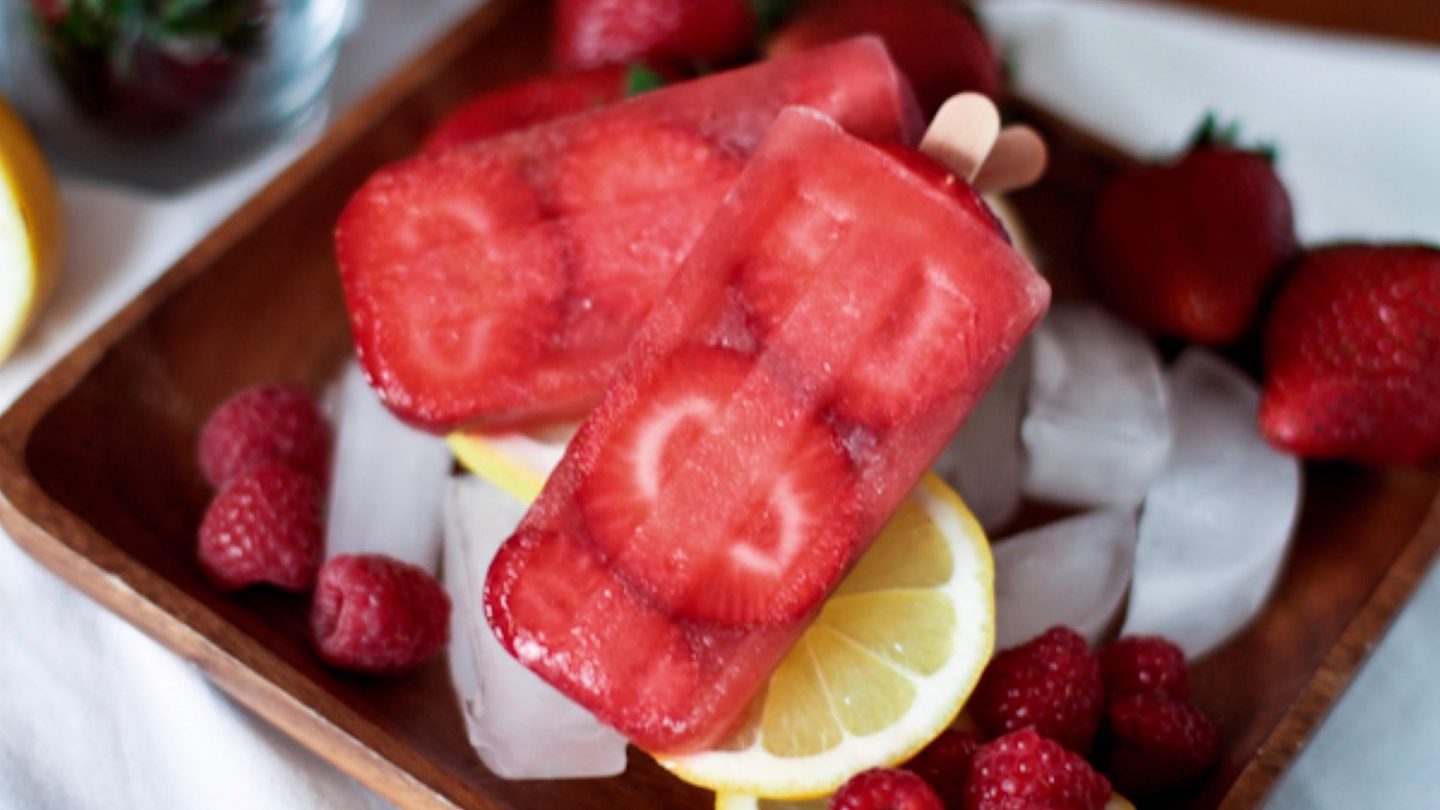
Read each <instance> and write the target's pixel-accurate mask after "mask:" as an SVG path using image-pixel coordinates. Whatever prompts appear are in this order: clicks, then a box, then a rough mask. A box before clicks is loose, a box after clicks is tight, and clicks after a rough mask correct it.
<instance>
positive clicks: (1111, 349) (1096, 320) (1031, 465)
mask: <svg viewBox="0 0 1440 810" xmlns="http://www.w3.org/2000/svg"><path fill="white" fill-rule="evenodd" d="M1032 342H1033V343H1034V360H1033V364H1034V374H1033V375H1032V377H1031V380H1030V393H1029V397H1028V410H1027V412H1026V414H1025V420H1024V422H1023V424H1022V425H1021V436H1022V438H1023V441H1024V447H1025V457H1026V469H1025V477H1024V491H1025V493H1026V494H1027V495H1030V496H1032V497H1035V498H1038V499H1040V500H1045V501H1054V502H1056V503H1063V504H1071V505H1076V506H1104V505H1116V506H1134V505H1135V504H1138V503H1140V500H1141V498H1143V497H1144V496H1145V490H1146V489H1147V488H1148V487H1149V486H1150V483H1151V482H1152V481H1153V480H1154V479H1155V476H1156V475H1157V474H1159V472H1160V468H1161V466H1163V465H1164V463H1165V457H1166V455H1167V454H1168V453H1169V450H1170V422H1169V418H1168V416H1167V409H1168V397H1167V391H1166V388H1165V382H1164V378H1163V376H1162V373H1161V367H1160V357H1159V355H1158V354H1157V353H1156V351H1155V348H1154V346H1152V345H1151V344H1150V342H1149V341H1148V340H1147V339H1146V338H1145V336H1144V335H1141V334H1140V333H1139V332H1137V331H1135V330H1134V329H1132V328H1131V327H1129V326H1127V325H1126V324H1123V323H1121V322H1120V321H1118V320H1116V319H1115V318H1114V317H1113V316H1111V315H1110V314H1108V313H1106V312H1105V311H1104V310H1102V309H1100V308H1099V307H1096V306H1094V305H1090V304H1061V305H1058V306H1056V307H1055V308H1054V309H1052V310H1051V311H1050V314H1049V315H1047V316H1046V317H1045V320H1044V321H1042V322H1041V324H1040V327H1039V328H1038V329H1037V330H1036V331H1035V336H1034V338H1033V340H1032Z"/></svg>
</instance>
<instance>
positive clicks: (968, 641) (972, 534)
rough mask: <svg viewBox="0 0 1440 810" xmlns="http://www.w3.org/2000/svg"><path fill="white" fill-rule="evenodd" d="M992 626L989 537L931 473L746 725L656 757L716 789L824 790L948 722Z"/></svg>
mask: <svg viewBox="0 0 1440 810" xmlns="http://www.w3.org/2000/svg"><path fill="white" fill-rule="evenodd" d="M994 635H995V596H994V570H993V567H992V563H991V559H990V547H989V545H988V543H987V542H986V540H985V535H984V533H983V532H982V531H981V529H980V525H979V524H978V523H976V521H975V519H974V517H972V516H971V515H970V511H969V510H968V509H966V507H965V504H964V502H962V501H961V500H960V497H959V496H958V495H956V494H955V492H954V491H953V490H951V489H950V488H949V487H948V486H946V485H945V483H944V482H943V481H941V480H940V479H939V478H938V477H936V476H934V475H927V476H926V477H925V478H924V479H923V480H922V481H921V482H920V485H919V486H918V487H916V488H915V489H914V490H913V491H912V492H911V493H910V495H909V496H908V497H907V498H906V500H905V501H904V502H903V503H902V504H901V506H900V509H899V510H898V511H897V512H896V513H895V515H894V516H893V517H892V518H891V519H890V522H889V523H888V524H887V525H886V526H885V529H884V530H883V531H882V532H881V534H880V536H879V537H878V538H876V540H875V543H874V544H873V545H872V546H871V547H870V550H869V551H868V552H866V554H865V556H864V557H863V558H861V560H860V562H859V564H858V565H856V567H855V569H854V570H853V571H851V572H850V574H849V575H848V576H847V577H846V578H845V580H844V581H843V582H841V583H840V587H839V588H838V589H837V590H836V591H835V593H834V594H833V595H832V596H831V597H830V599H829V600H828V601H827V602H826V603H825V605H824V607H822V608H821V610H820V615H819V616H818V617H816V619H815V621H814V623H813V624H811V626H810V627H809V628H808V629H807V630H806V631H805V634H804V635H803V636H801V638H800V640H799V641H797V642H796V644H795V647H794V648H793V649H792V650H791V651H790V654H789V655H788V656H787V657H786V658H785V660H784V661H782V662H781V664H780V666H779V668H778V669H776V671H775V673H774V674H773V675H771V676H770V681H769V683H768V685H767V686H766V688H765V690H764V691H763V692H762V694H761V695H760V696H759V697H758V698H757V699H756V701H755V703H754V705H753V706H752V707H751V712H750V715H749V717H748V719H747V720H746V722H745V723H744V724H743V725H742V727H741V728H740V729H739V730H738V731H737V732H736V733H735V735H734V736H733V737H732V738H731V739H730V740H729V741H727V742H726V743H725V744H722V745H721V746H719V747H717V748H715V749H713V750H707V751H701V752H697V753H692V754H686V755H681V756H661V757H658V758H657V759H658V761H659V762H660V764H661V765H662V766H664V767H665V768H667V769H669V770H670V771H671V772H672V773H674V774H675V775H676V776H678V777H680V778H681V779H683V780H685V781H687V782H690V783H692V784H695V785H699V786H702V787H707V788H710V789H711V790H714V791H716V792H718V793H725V794H740V795H744V796H760V797H765V798H767V799H786V800H796V799H812V798H817V797H821V796H824V795H826V794H828V793H831V792H833V791H834V790H835V789H836V788H838V787H839V786H840V785H842V784H844V782H845V781H846V780H847V779H849V778H850V777H851V776H853V775H854V774H856V773H858V772H860V771H862V770H865V769H867V768H874V767H879V766H882V765H895V764H898V763H900V762H903V761H905V760H906V759H908V758H910V757H911V756H912V755H913V754H915V753H916V752H917V751H919V750H920V749H921V748H923V747H924V746H925V744H926V743H928V742H930V740H932V739H934V737H935V736H936V735H937V734H939V733H940V732H941V731H942V730H943V729H945V728H946V727H947V726H949V725H950V724H951V722H952V721H953V720H954V719H955V717H956V715H957V714H958V713H959V712H960V709H961V708H962V707H963V705H964V703H965V699H966V698H967V697H969V695H970V692H971V690H972V689H974V687H975V683H976V681H977V680H979V678H980V672H981V670H983V669H984V667H985V664H986V662H988V661H989V659H990V652H991V648H992V646H993V644H994ZM780 806H784V805H780ZM801 806H803V805H801Z"/></svg>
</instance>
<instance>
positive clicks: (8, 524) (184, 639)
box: [0, 2, 1440, 808]
mask: <svg viewBox="0 0 1440 810" xmlns="http://www.w3.org/2000/svg"><path fill="white" fill-rule="evenodd" d="M543 15H544V12H543V9H541V8H540V7H539V4H535V3H528V4H527V3H519V2H512V3H503V2H492V3H490V4H489V5H487V6H485V7H483V8H482V9H481V10H479V11H478V12H477V13H475V14H474V15H473V16H472V17H471V18H470V19H468V20H467V21H466V22H464V23H463V24H461V25H460V26H459V27H458V28H457V29H456V30H455V31H454V32H452V33H451V34H450V35H449V36H447V37H446V38H445V39H444V40H443V41H442V42H440V43H439V44H437V45H436V46H434V47H433V48H431V49H429V51H428V52H427V53H426V54H425V55H424V56H423V57H422V58H420V59H419V60H418V61H417V62H415V63H414V64H412V65H411V66H410V67H408V68H407V69H406V70H404V71H403V72H402V73H400V74H399V75H397V76H396V77H395V78H394V79H393V80H392V81H390V82H389V83H388V84H386V85H385V86H384V87H383V88H382V89H381V90H379V91H378V92H377V93H376V94H375V95H374V96H373V97H371V98H370V99H369V100H367V101H366V102H365V103H363V104H361V105H360V106H359V107H358V108H357V109H355V110H354V111H353V112H352V113H351V114H350V115H348V116H347V117H346V118H344V119H343V120H341V121H340V122H339V123H338V124H337V125H336V126H335V127H334V129H333V130H332V131H331V132H330V133H329V135H328V136H327V137H326V138H325V139H324V141H323V142H322V143H320V144H319V145H318V146H316V147H315V148H314V149H313V150H311V151H310V152H309V153H308V154H306V155H305V156H304V157H303V158H302V159H301V160H300V161H299V162H297V163H296V164H295V165H294V166H293V167H292V168H290V169H289V170H288V171H287V172H285V173H284V174H283V175H282V176H280V177H279V178H278V179H277V180H276V181H275V182H274V183H272V184H271V185H270V186H269V187H268V188H266V189H265V190H264V191H263V192H261V193H260V194H259V195H258V196H256V197H255V198H254V199H253V200H251V201H250V202H249V203H248V204H246V205H245V206H244V207H243V208H242V209H241V210H240V211H238V212H237V213H236V214H235V215H234V216H233V217H231V218H230V219H229V220H228V221H227V222H225V223H224V224H223V225H221V226H220V227H219V228H218V229H217V230H216V231H215V232H214V233H212V234H210V236H209V237H207V238H206V239H205V240H204V241H203V242H201V243H200V244H199V245H198V246H197V247H196V248H195V249H194V250H193V251H191V252H190V253H189V254H188V255H187V256H186V257H185V258H183V259H182V260H181V261H180V262H179V263H178V264H177V265H176V266H175V267H174V268H172V269H171V270H170V271H169V272H168V273H166V274H165V275H164V276H163V277H161V278H160V280H159V281H157V282H156V283H155V284H154V285H153V286H152V287H151V288H149V289H148V290H146V291H145V292H144V293H143V294H142V295H141V296H140V297H139V298H137V299H136V300H135V301H134V302H132V303H131V304H130V305H129V306H127V307H126V308H125V309H124V310H123V311H121V312H120V314H119V315H117V316H116V317H115V318H114V319H113V320H112V321H110V322H109V323H108V324H106V325H105V326H104V327H103V328H102V329H100V330H99V331H98V332H96V333H95V334H94V335H93V336H91V337H90V338H89V339H88V340H87V341H85V343H83V344H82V345H81V346H80V347H79V348H77V349H76V350H75V351H74V352H73V353H71V354H70V355H69V356H68V357H66V358H65V359H64V360H63V361H62V362H61V363H59V364H58V365H57V366H56V367H55V368H54V369H53V370H52V371H51V372H50V373H49V374H47V375H46V376H45V377H44V378H42V379H41V380H40V381H39V382H38V383H37V384H36V385H35V387H34V388H33V389H31V390H30V391H29V392H28V393H26V394H25V395H24V396H23V397H22V398H21V399H20V400H19V401H18V402H17V403H16V405H15V406H14V408H13V409H12V410H11V411H10V412H9V413H7V414H5V415H4V417H3V418H0V496H3V497H0V522H3V524H4V526H5V528H6V529H7V530H8V531H9V532H10V534H11V535H12V536H13V537H14V538H15V540H16V541H17V542H18V543H19V544H20V545H21V546H23V547H24V548H25V549H26V550H27V551H28V552H29V553H30V554H32V555H34V556H35V557H36V558H37V559H39V560H40V561H41V562H42V563H44V564H45V565H46V566H48V567H49V568H51V569H52V570H54V571H55V572H56V573H58V574H59V575H60V576H62V577H64V578H65V579H67V580H69V581H70V582H71V583H73V584H74V585H75V586H76V587H78V588H80V589H81V590H83V591H84V592H86V593H87V594H89V595H90V596H92V597H93V598H95V599H96V600H98V601H99V602H101V603H103V604H104V605H106V606H107V607H109V608H110V609H111V610H114V611H115V612H116V613H118V614H120V615H121V616H123V617H125V618H126V619H127V620H129V621H130V622H132V623H133V624H135V625H136V626H138V627H140V628H141V629H143V630H144V631H145V632H147V633H149V634H150V635H152V636H154V637H155V638H156V639H158V640H159V641H160V642H162V643H164V644H165V645H167V646H169V647H170V648H171V649H173V650H175V651H176V652H177V653H179V654H180V655H182V656H184V657H185V658H187V659H189V660H191V661H193V662H194V663H196V664H197V665H199V666H200V667H201V668H202V669H203V670H204V671H205V672H206V673H207V674H208V675H209V676H210V677H211V678H213V679H214V680H215V682H216V683H218V684H219V685H220V686H221V687H222V688H223V689H225V690H226V691H227V692H229V693H230V694H231V695H233V696H234V697H235V698H236V699H237V700H239V701H240V702H242V703H244V704H245V705H247V706H249V707H250V708H252V709H254V710H255V711H256V712H258V713H259V714H260V715H262V716H263V717H265V718H266V719H268V720H269V721H270V722H272V723H274V724H276V725H277V726H279V727H280V728H282V729H284V730H285V731H286V732H288V733H289V734H291V735H293V736H294V737H296V738H297V739H299V740H300V741H301V742H303V743H304V744H306V745H308V746H309V747H311V748H313V749H315V750H316V751H317V752H319V753H320V754H321V755H322V756H325V757H327V758H328V759H330V760H331V761H332V762H334V763H335V764H336V765H338V766H339V767H340V768H342V769H344V770H345V771H347V772H348V773H350V774H352V775H353V776H355V777H356V778H357V779H359V780H360V781H362V782H364V783H365V784H367V785H369V786H370V787H372V788H374V789H375V790H376V791H378V792H379V793H381V794H383V795H385V796H387V797H389V798H390V799H392V800H393V801H395V802H396V803H398V804H400V805H403V806H406V807H411V808H422V807H426V808H429V807H510V808H549V807H562V806H563V807H572V808H585V807H628V808H701V807H707V806H709V803H710V801H711V797H710V794H709V793H707V792H704V791H700V790H696V789H693V788H690V787H687V786H685V785H682V784H681V783H679V782H678V781H676V780H675V779H673V778H671V777H670V776H668V775H667V774H665V773H664V772H663V771H661V770H660V769H659V768H658V767H657V766H656V765H655V764H654V763H653V762H651V761H650V760H649V758H648V757H646V756H644V755H642V754H638V753H635V754H633V755H632V757H631V761H630V767H629V770H628V771H627V772H626V774H625V775H624V776H623V777H620V778H615V779H606V780H588V781H571V782H512V781H507V780H504V779H499V778H497V777H495V776H493V775H491V774H490V773H488V772H487V771H486V770H485V768H484V767H483V766H482V765H481V764H480V762H479V760H478V759H477V758H476V757H475V755H474V754H473V753H472V752H471V749H470V747H469V745H468V744H467V742H466V739H465V733H464V730H463V727H462V724H461V719H460V713H459V709H458V706H457V705H456V703H455V698H454V695H453V692H452V690H451V687H450V683H449V678H448V675H447V674H446V669H445V665H444V662H443V661H440V662H435V663H432V664H431V665H429V666H427V667H425V668H424V669H423V670H421V671H419V672H417V673H414V674H413V675H411V676H409V677H405V678H401V679H398V680H393V681H380V680H372V679H367V678H361V677H352V676H347V675H344V674H340V673H336V672H333V671H331V670H328V669H326V668H324V667H322V666H320V665H319V663H318V662H317V661H316V659H315V658H314V657H313V656H312V654H311V653H310V651H309V649H308V647H307V644H306V641H305V638H306V621H305V619H306V604H305V600H304V599H303V598H300V597H292V596H285V595H280V594H276V593H248V594H242V595H240V596H226V595H222V594H220V593H218V592H217V591H215V590H213V589H211V588H210V587H208V586H207V584H206V582H205V580H204V579H203V577H202V575H201V573H200V571H199V570H198V568H197V566H196V565H195V563H194V561H193V559H194V558H193V544H194V541H193V538H194V534H195V528H196V526H197V525H198V523H199V520H200V517H201V515H202V513H203V510H204V507H205V504H206V502H207V500H208V498H209V492H208V490H207V488H206V486H205V485H204V483H203V481H202V479H201V476H200V472H199V470H198V468H197V465H196V463H195V461H194V447H195V441H196V436H197V433H198V430H199V427H200V424H201V422H202V420H203V419H204V417H205V415H206V414H208V413H209V412H210V411H211V409H212V408H213V407H214V406H215V405H217V404H218V403H219V402H220V401H221V400H222V399H223V398H225V397H226V396H228V395H229V394H231V393H233V392H234V391H236V390H238V389H240V388H242V387H244V386H247V385H250V384H253V383H256V382H261V381H268V380H275V379H293V380H300V381H305V382H308V383H310V384H312V385H315V386H319V385H320V384H321V383H322V381H324V380H326V379H327V378H328V377H329V376H330V375H331V374H332V373H333V372H334V370H335V369H336V368H337V366H338V364H339V363H340V362H341V360H342V359H343V358H344V357H345V356H346V355H347V353H348V352H349V351H350V345H349V337H348V334H347V330H346V322H345V317H344V309H343V306H342V303H341V296H340V289H339V285H338V282H337V279H336V273H335V268H334V262H333V258H332V255H331V242H330V232H331V227H332V225H333V223H334V222H335V219H336V216H337V214H338V213H339V211H340V208H341V206H342V205H343V204H344V202H345V200H346V198H347V197H348V196H349V194H350V193H351V191H353V190H354V189H355V188H356V187H357V186H358V185H359V184H360V183H361V182H362V181H363V180H364V179H365V177H366V176H367V175H368V174H369V173H370V172H371V171H372V170H374V169H375V168H376V167H377V166H380V165H381V164H383V163H385V162H387V161H390V160H393V159H396V158H398V157H401V156H403V155H406V154H408V153H409V152H411V151H412V150H413V149H414V148H415V147H416V145H417V144H418V143H419V140H420V138H421V136H422V135H423V133H424V132H425V131H426V129H427V128H428V126H429V125H430V124H431V123H432V122H433V121H434V120H435V119H436V118H437V116H438V115H439V114H440V113H441V112H442V111H444V110H445V109H447V108H448V107H449V106H451V105H452V104H454V103H455V102H456V101H457V100H459V99H461V98H462V97H464V96H465V95H467V94H469V93H471V92H474V91H475V90H477V89H480V88H483V87H486V86H490V85H494V84H496V83H499V82H502V81H505V80H508V79H512V78H514V77H517V76H520V75H522V74H524V73H527V72H532V71H534V70H535V69H537V68H538V66H539V65H540V64H541V62H542V59H543V47H542V46H540V45H538V44H537V43H540V42H542V41H543V34H544V30H545V20H544V17H543ZM1032 112H1033V111H1032ZM1041 118H1043V116H1042V117H1041ZM1041 123H1042V124H1044V123H1047V122H1045V121H1043V120H1042V121H1041ZM1048 123H1049V125H1050V127H1051V130H1052V133H1053V134H1054V135H1055V136H1056V144H1057V146H1058V150H1057V161H1056V169H1055V171H1054V172H1053V174H1052V176H1051V178H1050V179H1049V180H1047V182H1046V183H1045V184H1044V185H1043V186H1042V187H1039V188H1037V189H1034V190H1032V191H1030V192H1027V193H1026V194H1023V195H1020V197H1019V198H1018V200H1017V203H1018V205H1019V207H1020V209H1021V211H1022V214H1023V216H1024V218H1025V219H1026V222H1027V225H1028V227H1029V229H1030V230H1031V231H1032V236H1033V237H1034V238H1035V241H1036V242H1037V244H1038V245H1039V247H1040V249H1041V252H1042V253H1043V254H1044V255H1045V257H1046V263H1047V265H1048V266H1047V271H1048V272H1052V273H1054V274H1055V275H1056V277H1057V279H1060V278H1064V277H1065V269H1066V267H1067V263H1066V257H1068V256H1070V255H1072V254H1073V247H1074V244H1075V240H1076V237H1077V234H1078V230H1079V227H1080V223H1081V222H1082V221H1083V217H1084V216H1085V213H1086V210H1087V205H1088V201H1089V199H1090V197H1091V195H1092V193H1093V190H1094V188H1095V185H1096V183H1097V182H1098V181H1099V180H1100V179H1102V178H1103V177H1104V175H1105V174H1106V173H1107V172H1109V171H1113V169H1114V167H1115V166H1116V165H1117V161H1118V160H1120V158H1119V157H1118V156H1117V155H1116V154H1115V153H1113V152H1110V151H1108V150H1106V149H1104V148H1103V147H1102V146H1100V145H1099V144H1097V143H1095V142H1093V141H1088V140H1086V139H1085V138H1083V137H1081V136H1078V135H1076V134H1075V133H1070V132H1067V131H1064V130H1063V128H1061V127H1057V126H1055V125H1054V122H1048ZM1057 286H1058V287H1059V288H1060V292H1061V293H1062V294H1068V293H1070V292H1073V287H1071V288H1069V289H1067V287H1066V285H1065V284H1063V283H1061V284H1058V285H1057ZM1306 486H1307V490H1308V493H1307V498H1306V509H1305V514H1304V518H1303V520H1302V523H1301V526H1300V530H1299V531H1300V536H1299V539H1298V542H1297V544H1296V546H1295V552H1294V556H1293V559H1292V560H1291V562H1290V565H1289V566H1288V568H1287V570H1286V573H1285V577H1284V579H1283V582H1282V583H1281V585H1280V587H1279V591H1278V593H1277V594H1276V596H1275V599H1274V601H1273V602H1272V604H1271V605H1270V606H1269V608H1268V609H1267V610H1266V612H1265V614H1264V615H1263V616H1262V617H1261V619H1260V620H1259V621H1258V622H1257V623H1256V624H1255V625H1254V626H1253V627H1251V628H1250V629H1249V630H1248V631H1247V632H1246V633H1245V634H1243V635H1242V636H1241V637H1239V638H1238V639H1236V640H1235V641H1233V642H1232V643H1230V644H1229V645H1227V646H1226V647H1225V648H1224V649H1222V650H1221V651H1219V652H1218V653H1216V654H1214V655H1212V656H1210V657H1209V658H1207V659H1206V660H1204V661H1202V662H1201V663H1200V664H1199V665H1198V667H1197V668H1196V671H1195V690H1196V699H1197V700H1198V701H1199V702H1200V703H1201V705H1203V706H1204V707H1205V708H1206V709H1207V710H1209V711H1210V712H1211V713H1212V715H1213V716H1215V717H1216V718H1217V720H1218V721H1219V724H1220V726H1221V729H1222V732H1223V735H1224V745H1225V750H1224V758H1223V762H1222V763H1221V765H1220V767H1219V768H1218V769H1217V770H1216V771H1215V773H1214V774H1213V777H1212V778H1211V779H1210V780H1209V782H1208V783H1206V784H1205V785H1204V786H1203V787H1202V789H1201V790H1200V791H1199V792H1198V793H1197V794H1196V795H1195V796H1193V797H1192V798H1191V799H1190V800H1188V801H1187V802H1186V804H1187V806H1194V807H1212V806H1216V805H1220V806H1225V807H1242V806H1251V805H1253V804H1255V803H1257V802H1258V801H1259V800H1260V798H1261V797H1262V796H1263V795H1264V794H1265V792H1266V791H1267V789H1268V788H1269V786H1270V785H1271V784H1272V782H1273V781H1274V779H1275V777H1276V775H1277V774H1278V773H1279V772H1280V771H1281V770H1282V769H1283V768H1284V767H1285V765H1286V764H1287V763H1288V762H1289V761H1290V760H1291V759H1293V758H1294V756H1295V754H1296V753H1297V752H1298V750H1299V749H1300V747H1301V746H1302V745H1303V744H1304V741H1305V739H1306V737H1307V736H1308V735H1309V734H1310V732H1311V731H1312V729H1313V728H1314V727H1315V725H1316V723H1317V722H1318V721H1319V719H1320V717H1321V716H1322V715H1323V713H1324V712H1325V710H1326V709H1327V708H1328V707H1329V705H1330V704H1331V703H1332V702H1333V701H1334V700H1335V698H1336V697H1337V695H1338V694H1339V693H1340V691H1341V690H1342V689H1343V688H1344V686H1345V684H1346V683H1347V682H1348V681H1349V679H1350V677H1351V676H1352V674H1353V673H1354V671H1355V669H1356V667H1357V666H1358V665H1359V663H1360V661H1361V660H1362V659H1363V657H1364V655H1365V654H1366V652H1367V651H1368V650H1369V648H1370V647H1371V645H1372V644H1373V643H1374V642H1375V641H1376V639H1377V638H1378V636H1379V635H1380V633H1381V632H1382V631H1383V630H1384V628H1385V626H1386V625H1387V623H1388V622H1389V621H1390V619H1391V618H1392V617H1393V616H1394V614H1395V613H1396V611H1397V610H1398V609H1399V607H1400V605H1401V604H1402V603H1403V602H1404V600H1405V599H1406V597H1407V596H1408V595H1409V594H1410V592H1411V591H1412V590H1413V589H1414V587H1415V585H1416V582H1417V581H1418V579H1419V577H1420V576H1421V574H1422V573H1423V572H1424V570H1425V569H1426V567H1427V566H1428V563H1429V562H1430V560H1431V558H1432V557H1433V556H1434V555H1435V553H1436V550H1437V547H1440V501H1437V498H1436V495H1437V489H1440V472H1437V471H1436V470H1435V469H1430V470H1362V469H1357V468H1353V467H1349V466H1338V465H1337V466H1320V467H1311V468H1310V469H1309V470H1308V471H1307V476H1306Z"/></svg>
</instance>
